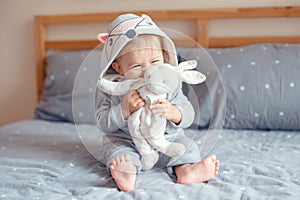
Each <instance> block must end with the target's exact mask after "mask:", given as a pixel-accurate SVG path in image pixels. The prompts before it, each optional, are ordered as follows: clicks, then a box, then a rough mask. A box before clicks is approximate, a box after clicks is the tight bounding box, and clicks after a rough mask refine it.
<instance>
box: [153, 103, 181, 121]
mask: <svg viewBox="0 0 300 200" xmlns="http://www.w3.org/2000/svg"><path fill="white" fill-rule="evenodd" d="M150 109H151V110H152V112H153V113H154V114H160V116H161V117H164V118H166V119H167V120H170V121H172V122H174V123H175V124H179V123H180V122H181V117H182V116H181V112H180V110H179V109H178V108H177V107H176V106H174V105H173V104H171V103H170V102H169V101H168V100H166V99H159V100H158V103H157V104H153V105H151V106H150Z"/></svg>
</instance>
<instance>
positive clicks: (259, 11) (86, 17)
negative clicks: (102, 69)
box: [39, 6, 300, 24]
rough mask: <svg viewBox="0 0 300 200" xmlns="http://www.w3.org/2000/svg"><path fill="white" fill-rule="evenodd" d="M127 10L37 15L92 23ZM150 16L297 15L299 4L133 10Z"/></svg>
mask: <svg viewBox="0 0 300 200" xmlns="http://www.w3.org/2000/svg"><path fill="white" fill-rule="evenodd" d="M128 12H130V11H127V12H113V13H90V14H75V15H73V14H69V15H54V16H39V17H41V18H42V21H43V24H64V23H94V22H110V21H112V20H113V19H115V18H116V17H117V16H119V15H120V14H124V13H128ZM132 13H134V14H137V15H141V14H142V13H144V14H147V15H149V16H151V18H152V19H154V20H185V19H198V18H204V19H218V18H263V17H299V16H300V6H295V7H260V8H220V9H205V10H171V11H170V10H169V11H138V12H137V11H133V12H132Z"/></svg>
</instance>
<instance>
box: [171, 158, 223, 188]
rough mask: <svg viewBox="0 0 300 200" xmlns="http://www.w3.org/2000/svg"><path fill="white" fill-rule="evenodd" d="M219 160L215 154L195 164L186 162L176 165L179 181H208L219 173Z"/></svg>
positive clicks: (184, 182) (189, 182)
mask: <svg viewBox="0 0 300 200" xmlns="http://www.w3.org/2000/svg"><path fill="white" fill-rule="evenodd" d="M218 170H219V160H217V159H216V156H215V155H212V156H209V157H207V158H205V159H204V160H202V161H200V162H198V163H194V164H184V165H179V166H176V167H175V173H176V175H177V183H180V184H192V183H201V182H205V181H208V180H209V179H211V178H213V177H214V176H216V175H217V173H218Z"/></svg>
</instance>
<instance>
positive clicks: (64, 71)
mask: <svg viewBox="0 0 300 200" xmlns="http://www.w3.org/2000/svg"><path fill="white" fill-rule="evenodd" d="M100 57H101V52H100V51H97V50H94V51H89V50H86V51H58V50H52V51H49V52H48V53H47V64H48V71H47V76H46V78H45V82H44V84H45V86H44V91H43V95H42V100H41V101H40V103H39V105H38V106H37V107H36V109H35V112H34V118H37V119H44V120H50V121H65V122H74V117H75V119H76V122H78V123H94V113H92V112H91V111H90V109H87V107H88V108H89V106H90V105H88V102H87V99H88V98H91V96H93V95H94V94H95V92H94V90H95V86H96V85H95V84H96V81H97V79H98V75H99V71H100V67H99V63H100ZM78 70H81V71H80V72H81V73H78V74H81V75H80V76H79V75H78V74H77V72H78ZM82 75H84V76H85V81H83V82H82V84H81V88H80V90H79V89H76V92H74V90H75V88H73V87H74V82H75V79H76V77H77V78H78V77H80V79H82ZM78 85H79V84H77V86H78ZM74 93H75V95H76V98H75V106H73V107H75V109H74V110H75V111H74V115H73V112H72V95H73V96H74Z"/></svg>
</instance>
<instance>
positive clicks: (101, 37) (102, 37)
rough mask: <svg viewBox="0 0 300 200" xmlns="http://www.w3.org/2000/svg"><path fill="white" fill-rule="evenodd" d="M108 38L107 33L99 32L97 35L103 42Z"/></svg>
mask: <svg viewBox="0 0 300 200" xmlns="http://www.w3.org/2000/svg"><path fill="white" fill-rule="evenodd" d="M107 38H108V33H99V34H98V35H97V39H98V40H99V41H100V42H102V43H103V44H104V43H105V41H106V40H107Z"/></svg>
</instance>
